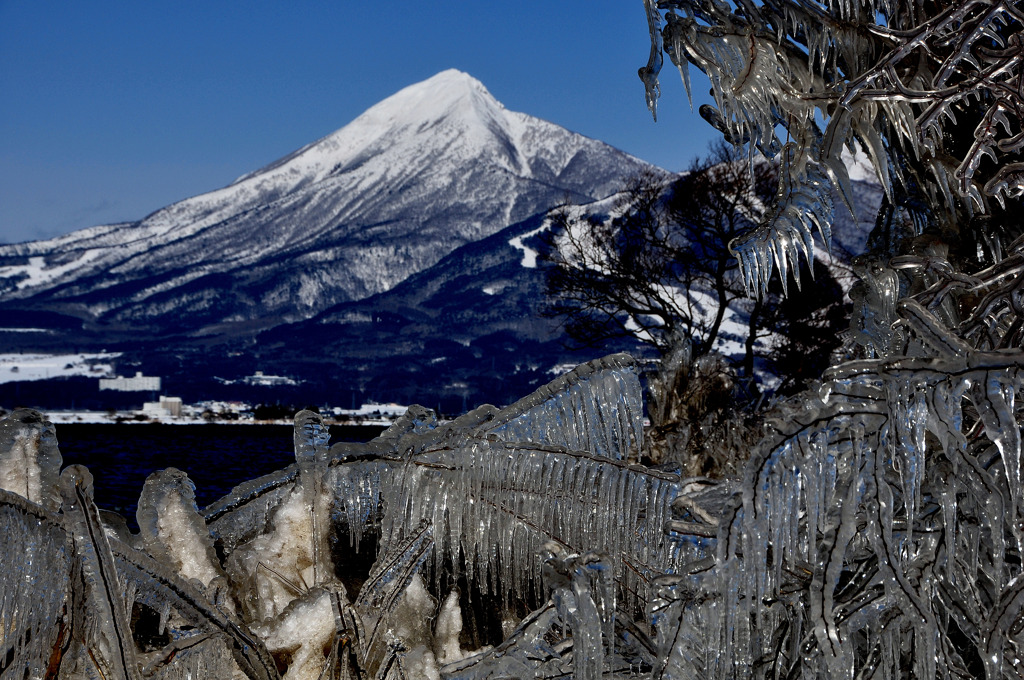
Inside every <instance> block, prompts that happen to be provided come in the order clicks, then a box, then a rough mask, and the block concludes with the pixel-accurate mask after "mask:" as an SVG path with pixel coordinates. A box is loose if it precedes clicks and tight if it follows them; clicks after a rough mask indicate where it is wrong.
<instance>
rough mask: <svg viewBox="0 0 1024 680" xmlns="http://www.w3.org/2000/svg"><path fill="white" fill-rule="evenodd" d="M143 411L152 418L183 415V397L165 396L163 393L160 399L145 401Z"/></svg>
mask: <svg viewBox="0 0 1024 680" xmlns="http://www.w3.org/2000/svg"><path fill="white" fill-rule="evenodd" d="M158 380H159V378H158ZM142 413H143V414H144V415H147V416H149V417H151V418H153V417H157V418H159V417H163V416H171V417H172V418H178V417H180V416H181V397H165V396H163V395H161V396H160V401H147V402H146V403H144V404H143V405H142Z"/></svg>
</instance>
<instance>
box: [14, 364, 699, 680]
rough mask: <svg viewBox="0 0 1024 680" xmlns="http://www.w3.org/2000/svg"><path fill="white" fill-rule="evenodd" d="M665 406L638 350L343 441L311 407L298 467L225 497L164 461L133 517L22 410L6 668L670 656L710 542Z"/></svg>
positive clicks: (464, 665)
mask: <svg viewBox="0 0 1024 680" xmlns="http://www.w3.org/2000/svg"><path fill="white" fill-rule="evenodd" d="M642 418H643V413H642V403H641V398H640V385H639V380H638V377H637V372H636V368H635V365H634V363H633V361H632V359H630V358H629V357H627V356H625V355H615V356H611V357H607V358H605V359H601V360H597V361H593V362H590V363H588V364H584V365H582V366H580V367H579V368H577V369H576V370H575V371H573V372H571V373H570V374H568V375H566V376H563V377H562V378H559V379H558V380H556V381H555V382H553V383H552V384H550V385H548V386H546V387H544V388H542V389H540V390H538V391H537V392H536V393H534V394H533V395H530V396H529V397H527V398H525V399H523V400H521V401H519V402H517V403H515V404H513V405H512V406H510V407H507V408H505V409H500V410H499V409H496V408H494V407H490V406H484V407H481V408H479V409H476V410H475V411H472V412H470V413H467V414H466V415H464V416H462V417H461V418H459V419H457V420H455V421H452V422H450V423H438V422H437V421H436V419H435V418H434V416H433V413H432V412H430V411H429V410H427V409H423V408H422V407H412V408H410V409H409V411H408V412H407V413H406V414H405V415H404V416H403V417H402V418H401V419H400V420H399V421H397V422H396V423H395V424H394V425H393V426H392V427H391V428H390V429H389V430H387V431H386V432H385V433H383V434H382V435H381V436H380V437H378V438H377V439H375V440H373V441H371V442H369V443H367V444H347V443H346V444H337V445H335V446H333V447H332V446H330V443H329V439H328V431H327V428H326V426H325V425H324V423H323V421H322V419H321V418H320V416H319V415H318V414H316V413H312V412H309V411H303V412H300V413H299V414H297V416H296V419H295V456H296V462H295V464H294V465H292V466H290V467H288V468H286V469H284V470H281V471H280V472H278V473H274V474H272V475H268V476H266V477H263V478H261V479H257V480H253V481H251V482H248V483H246V484H243V485H241V486H239V487H237V488H236V489H234V490H233V491H232V493H231V494H229V495H228V496H226V497H225V498H223V499H221V500H220V501H217V502H216V503H213V504H212V505H211V506H209V507H207V508H205V509H204V510H202V511H200V510H199V509H198V508H197V507H196V505H195V493H194V486H193V485H192V483H191V481H189V479H188V478H187V476H186V475H185V474H184V473H183V472H181V471H179V470H175V469H173V468H172V469H168V470H162V471H158V472H154V473H153V474H152V475H151V476H150V477H149V479H147V481H146V484H145V486H144V488H143V490H142V495H141V497H140V501H139V509H138V513H137V518H138V522H139V527H140V532H139V533H138V534H130V533H128V532H127V530H126V529H125V527H124V524H123V522H121V521H118V518H116V517H114V516H112V515H111V514H109V513H101V512H100V511H99V510H98V509H97V507H96V503H95V500H94V498H93V488H92V477H91V475H90V473H89V471H88V470H87V469H85V468H83V467H81V466H70V467H69V468H67V469H66V470H64V471H63V472H60V453H59V450H58V449H57V443H56V437H55V433H54V428H53V426H52V425H50V424H49V423H48V422H47V420H46V418H45V416H43V415H42V414H40V413H37V412H34V411H28V410H17V411H15V412H14V413H12V414H11V415H10V416H8V417H7V418H6V419H4V420H3V421H0V435H2V439H0V441H2V443H3V449H2V450H0V469H2V470H4V471H5V474H4V476H3V477H2V480H3V484H4V488H5V490H3V491H0V521H2V524H0V526H2V532H3V533H2V538H0V540H2V541H3V544H4V546H5V551H10V558H9V559H7V560H5V568H4V569H3V570H0V587H2V589H0V596H2V597H3V600H2V609H0V652H2V655H0V664H2V665H0V677H3V678H8V677H11V678H13V677H18V678H24V677H28V678H52V677H57V678H64V677H67V678H78V677H89V678H136V677H138V678H141V677H152V676H159V677H165V678H186V677H218V678H220V677H247V678H277V677H282V678H289V679H299V678H308V679H310V680H316V679H318V678H326V677H332V678H349V677H363V678H366V677H378V678H400V677H406V678H412V677H426V678H430V677H438V678H440V677H449V678H455V677H460V678H470V677H474V678H475V677H489V676H491V675H493V674H495V673H497V674H500V675H506V674H507V673H508V672H511V671H513V670H514V671H515V672H517V673H520V674H525V675H531V674H533V673H534V672H550V673H555V674H565V673H570V674H574V675H576V676H578V677H580V678H598V677H601V676H602V675H603V674H607V673H629V672H630V670H631V669H632V670H638V669H639V670H642V669H647V670H648V671H649V670H650V668H652V664H653V660H654V657H653V646H652V643H651V642H650V640H649V639H648V637H649V635H648V634H647V632H645V625H644V624H643V620H644V618H645V616H646V615H645V613H644V610H645V606H646V603H647V600H648V589H649V583H650V582H651V580H652V579H653V578H655V577H656V576H657V575H659V574H660V573H663V572H665V571H671V570H672V569H673V568H674V565H676V564H677V563H678V562H679V561H680V559H685V560H692V559H694V558H696V557H706V556H707V555H706V554H705V553H706V548H707V544H706V542H703V540H704V539H701V541H698V542H696V543H692V544H688V545H683V544H681V543H679V542H678V541H673V540H671V538H670V536H669V535H668V534H666V533H665V531H664V527H665V525H666V522H667V521H668V520H669V518H670V516H671V512H672V510H671V504H672V501H673V499H674V498H675V497H676V495H677V493H678V491H679V489H680V486H679V480H678V478H677V477H676V476H675V475H673V474H670V473H666V472H661V471H657V470H651V469H647V468H645V467H643V466H641V465H639V464H638V463H636V462H635V461H637V460H638V457H639V454H640V452H641V450H642V448H643V427H642ZM620 619H621V620H620Z"/></svg>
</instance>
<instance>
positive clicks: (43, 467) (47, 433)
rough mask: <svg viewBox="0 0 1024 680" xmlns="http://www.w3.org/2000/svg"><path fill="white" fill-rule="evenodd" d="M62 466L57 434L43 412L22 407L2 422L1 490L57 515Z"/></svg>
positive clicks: (0, 427) (0, 425)
mask: <svg viewBox="0 0 1024 680" xmlns="http://www.w3.org/2000/svg"><path fill="white" fill-rule="evenodd" d="M61 463H62V459H61V455H60V450H59V449H58V448H57V434H56V431H55V430H54V427H53V424H52V423H51V422H50V421H49V420H47V419H46V416H44V415H43V414H42V413H40V412H39V411H35V410H32V409H26V408H19V409H15V410H14V411H12V412H11V413H10V415H8V416H7V417H6V418H2V419H0V489H6V490H7V491H11V492H13V493H16V494H20V495H21V496H24V497H25V498H27V499H29V500H30V501H32V502H33V503H39V504H40V505H42V506H43V507H45V508H46V509H47V510H52V511H54V512H56V511H57V510H58V509H59V508H60V481H59V477H60V466H61Z"/></svg>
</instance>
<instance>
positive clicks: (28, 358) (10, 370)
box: [0, 352, 121, 383]
mask: <svg viewBox="0 0 1024 680" xmlns="http://www.w3.org/2000/svg"><path fill="white" fill-rule="evenodd" d="M119 356H121V354H120V352H101V353H99V354H35V353H26V354H0V383H8V382H15V381H18V380H47V379H49V378H67V377H71V376H75V375H85V376H90V377H93V378H103V377H105V376H107V375H112V374H113V372H114V369H113V366H112V364H111V361H112V360H114V359H116V358H117V357H119Z"/></svg>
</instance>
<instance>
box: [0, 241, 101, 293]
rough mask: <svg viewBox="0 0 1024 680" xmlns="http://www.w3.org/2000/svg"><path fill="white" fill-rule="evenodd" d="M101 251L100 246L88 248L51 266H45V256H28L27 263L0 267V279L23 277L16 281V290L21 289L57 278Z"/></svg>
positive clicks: (97, 255)
mask: <svg viewBox="0 0 1024 680" xmlns="http://www.w3.org/2000/svg"><path fill="white" fill-rule="evenodd" d="M103 252H104V251H103V250H102V249H100V248H90V249H89V250H85V251H83V252H82V254H81V255H79V256H78V257H77V258H76V259H74V260H73V261H71V262H66V263H65V264H59V265H54V266H52V267H47V266H46V258H44V257H42V256H35V257H30V258H28V264H15V265H9V266H6V267H0V279H12V278H21V277H25V278H21V280H20V281H18V290H22V289H24V288H28V287H30V286H39V285H42V284H44V283H48V282H49V281H52V280H54V279H56V278H59V277H60V276H62V275H63V274H65V273H67V272H69V271H71V270H73V269H78V268H79V267H81V266H82V265H84V264H86V263H87V262H89V261H90V260H94V259H96V258H97V257H99V256H100V255H101V254H102V253H103Z"/></svg>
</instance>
